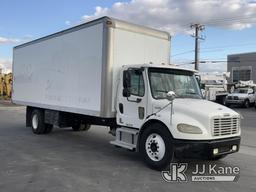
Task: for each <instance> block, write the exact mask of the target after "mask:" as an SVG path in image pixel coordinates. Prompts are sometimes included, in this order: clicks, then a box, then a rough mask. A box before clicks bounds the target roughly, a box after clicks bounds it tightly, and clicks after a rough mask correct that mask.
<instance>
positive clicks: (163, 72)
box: [149, 68, 202, 99]
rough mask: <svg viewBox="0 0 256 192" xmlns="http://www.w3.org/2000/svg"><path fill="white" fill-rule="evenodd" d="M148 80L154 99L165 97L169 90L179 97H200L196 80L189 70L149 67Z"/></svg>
mask: <svg viewBox="0 0 256 192" xmlns="http://www.w3.org/2000/svg"><path fill="white" fill-rule="evenodd" d="M149 81H150V87H151V93H152V96H153V98H155V99H165V98H166V94H167V93H168V92H169V91H174V92H175V94H176V95H177V97H180V98H198V99H201V98H202V95H201V91H200V89H199V86H198V82H197V81H196V78H195V76H194V75H193V72H190V71H183V70H176V69H175V70H174V69H163V68H161V69H160V68H149Z"/></svg>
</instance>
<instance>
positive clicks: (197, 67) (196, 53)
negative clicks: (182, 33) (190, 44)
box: [190, 24, 204, 70]
mask: <svg viewBox="0 0 256 192" xmlns="http://www.w3.org/2000/svg"><path fill="white" fill-rule="evenodd" d="M190 27H191V28H192V29H193V28H194V29H195V34H194V35H192V37H194V38H195V70H198V69H199V49H200V48H199V47H200V45H199V40H204V38H203V37H202V36H199V33H200V31H203V30H204V25H200V24H192V25H191V26H190Z"/></svg>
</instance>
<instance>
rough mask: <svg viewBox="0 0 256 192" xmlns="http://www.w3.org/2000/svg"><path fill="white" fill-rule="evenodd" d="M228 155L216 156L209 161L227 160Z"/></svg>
mask: <svg viewBox="0 0 256 192" xmlns="http://www.w3.org/2000/svg"><path fill="white" fill-rule="evenodd" d="M226 156H227V155H220V156H216V157H212V158H209V159H208V160H210V161H218V160H220V159H223V158H225V157H226Z"/></svg>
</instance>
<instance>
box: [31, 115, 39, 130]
mask: <svg viewBox="0 0 256 192" xmlns="http://www.w3.org/2000/svg"><path fill="white" fill-rule="evenodd" d="M32 128H33V129H35V130H36V129H37V128H38V116H37V114H34V115H33V117H32Z"/></svg>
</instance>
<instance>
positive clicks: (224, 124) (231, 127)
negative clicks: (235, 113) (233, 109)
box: [213, 117, 240, 136]
mask: <svg viewBox="0 0 256 192" xmlns="http://www.w3.org/2000/svg"><path fill="white" fill-rule="evenodd" d="M239 128H240V119H239V118H237V117H235V118H226V117H225V118H224V117H223V118H215V119H213V136H223V135H233V134H236V133H238V131H239Z"/></svg>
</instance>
